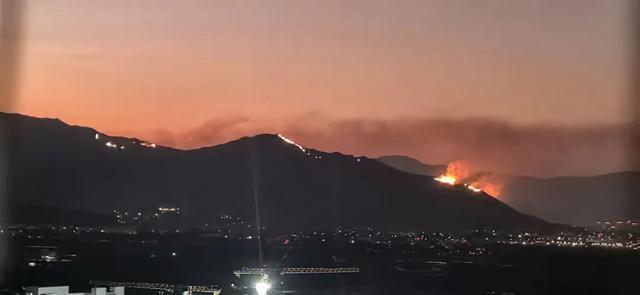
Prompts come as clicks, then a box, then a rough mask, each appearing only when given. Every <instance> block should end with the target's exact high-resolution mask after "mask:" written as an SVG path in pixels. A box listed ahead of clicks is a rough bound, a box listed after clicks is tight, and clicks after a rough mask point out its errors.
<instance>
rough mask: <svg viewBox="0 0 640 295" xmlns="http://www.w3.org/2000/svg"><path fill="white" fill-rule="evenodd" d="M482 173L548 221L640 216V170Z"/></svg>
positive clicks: (510, 199) (413, 163)
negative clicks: (572, 173) (571, 174)
mask: <svg viewBox="0 0 640 295" xmlns="http://www.w3.org/2000/svg"><path fill="white" fill-rule="evenodd" d="M399 158H404V159H402V160H399ZM379 160H380V161H381V162H383V163H385V164H387V165H389V166H392V167H394V168H396V169H399V170H401V171H406V172H410V173H416V174H421V175H430V176H435V175H439V174H441V173H443V172H444V171H445V170H446V167H444V166H434V165H427V164H424V163H421V162H420V161H418V160H415V159H412V158H410V157H406V156H393V161H390V160H389V158H388V157H381V158H379ZM407 163H409V164H407ZM421 165H422V167H420V166H421ZM434 167H436V169H434ZM482 174H483V175H484V176H485V177H493V178H494V179H496V180H497V181H499V182H500V183H503V184H504V188H503V191H502V193H501V196H500V199H501V200H503V201H504V202H505V203H507V204H508V205H509V206H511V207H513V208H515V209H516V210H518V211H520V212H523V213H526V214H531V215H535V216H538V217H540V218H543V219H545V220H548V221H552V222H558V223H565V224H575V225H583V226H593V225H595V223H596V222H597V221H626V220H630V219H631V220H638V219H640V215H639V214H638V212H633V211H632V208H634V204H635V203H636V202H637V201H638V198H639V195H638V193H640V172H637V171H627V172H619V173H612V174H607V175H598V176H589V177H553V178H535V177H525V176H515V175H504V174H496V173H491V172H483V173H482Z"/></svg>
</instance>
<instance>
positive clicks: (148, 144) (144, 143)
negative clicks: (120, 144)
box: [140, 142, 156, 149]
mask: <svg viewBox="0 0 640 295" xmlns="http://www.w3.org/2000/svg"><path fill="white" fill-rule="evenodd" d="M140 145H141V146H143V147H149V148H154V149H155V148H156V144H155V143H148V142H141V143H140Z"/></svg>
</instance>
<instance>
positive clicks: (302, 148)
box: [278, 134, 306, 152]
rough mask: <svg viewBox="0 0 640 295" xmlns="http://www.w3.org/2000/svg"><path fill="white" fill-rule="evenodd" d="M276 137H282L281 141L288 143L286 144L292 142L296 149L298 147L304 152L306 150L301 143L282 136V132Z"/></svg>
mask: <svg viewBox="0 0 640 295" xmlns="http://www.w3.org/2000/svg"><path fill="white" fill-rule="evenodd" d="M278 137H280V139H282V141H284V142H286V143H288V144H292V145H294V146H296V147H297V148H298V149H300V150H301V151H303V152H305V151H306V150H305V149H304V147H302V146H301V145H299V144H297V143H295V141H293V140H291V139H288V138H286V137H284V136H283V135H282V134H278Z"/></svg>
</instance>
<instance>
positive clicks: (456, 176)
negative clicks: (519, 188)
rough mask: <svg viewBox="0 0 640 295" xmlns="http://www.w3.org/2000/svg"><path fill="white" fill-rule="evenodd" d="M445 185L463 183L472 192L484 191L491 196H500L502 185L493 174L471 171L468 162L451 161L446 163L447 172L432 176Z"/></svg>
mask: <svg viewBox="0 0 640 295" xmlns="http://www.w3.org/2000/svg"><path fill="white" fill-rule="evenodd" d="M434 179H435V180H436V181H439V182H442V183H444V184H447V185H463V186H465V187H466V188H468V189H469V190H471V191H474V192H481V191H483V192H485V193H487V194H489V195H491V196H492V197H495V198H497V197H498V196H500V192H501V190H502V185H501V184H500V182H499V181H498V180H497V179H495V176H493V175H490V174H486V173H484V174H483V173H473V172H472V169H471V165H470V164H469V162H467V161H464V160H458V161H453V162H451V163H449V165H447V172H446V173H445V174H443V175H440V176H438V177H436V178H434Z"/></svg>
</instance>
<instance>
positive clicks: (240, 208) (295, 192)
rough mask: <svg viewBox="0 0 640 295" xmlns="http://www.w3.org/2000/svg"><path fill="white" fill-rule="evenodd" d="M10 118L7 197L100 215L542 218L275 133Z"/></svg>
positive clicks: (304, 223)
mask: <svg viewBox="0 0 640 295" xmlns="http://www.w3.org/2000/svg"><path fill="white" fill-rule="evenodd" d="M19 116H22V117H19V119H15V118H16V117H15V116H10V115H9V116H7V115H5V114H0V120H1V121H2V122H3V125H5V126H7V127H8V128H9V131H10V132H9V134H8V136H6V137H5V138H4V140H3V142H5V143H4V145H5V147H7V148H8V147H12V149H10V150H9V153H10V156H11V159H12V164H10V165H9V173H10V174H9V175H10V179H9V190H8V193H9V195H10V196H11V198H10V200H11V203H12V204H13V205H39V206H45V207H46V206H53V205H55V206H67V207H69V209H70V210H82V211H83V212H85V211H90V212H96V213H105V212H110V211H111V210H113V209H116V208H122V207H126V208H145V207H147V208H149V207H150V208H153V207H154V206H158V204H160V203H163V204H165V203H169V204H176V205H178V206H180V207H181V208H183V211H184V212H188V214H187V215H188V216H189V219H190V220H189V221H190V222H191V223H193V224H202V223H206V222H210V221H211V219H212V216H215V215H216V214H217V213H220V212H227V213H232V214H234V215H237V216H242V217H243V218H245V219H246V220H251V219H253V216H255V214H254V213H255V208H254V200H253V196H254V194H257V195H258V197H259V198H260V209H261V211H262V212H261V215H262V218H261V219H264V220H263V223H264V224H265V225H266V226H268V227H269V228H270V229H271V230H273V231H275V232H292V231H298V230H311V229H331V228H335V227H337V226H356V227H366V226H375V227H378V228H384V229H390V230H428V229H438V230H464V229H471V228H476V227H478V228H487V227H489V228H496V229H527V228H547V229H548V228H551V227H552V225H550V224H548V223H546V222H544V221H542V220H539V219H537V218H535V217H531V216H526V215H523V214H520V213H518V212H517V211H516V210H513V209H512V208H510V207H509V206H507V205H505V204H503V203H502V202H500V201H498V200H495V199H494V198H492V197H490V196H488V195H486V194H484V193H473V192H470V191H469V190H467V189H466V188H464V187H445V186H443V185H441V184H439V183H437V182H435V181H434V180H433V179H432V178H429V177H424V176H420V175H414V174H409V173H405V172H401V171H397V170H396V169H393V168H390V167H388V166H387V165H385V164H383V163H380V162H378V161H376V160H374V159H369V158H366V157H356V156H351V155H345V154H341V153H337V152H334V153H325V152H322V151H318V150H315V149H308V148H304V147H302V146H299V145H297V144H295V143H292V142H290V141H287V140H285V139H284V138H282V137H280V136H279V135H277V134H260V135H256V136H251V137H243V138H240V139H237V140H234V141H230V142H227V143H224V144H220V145H215V146H211V147H205V148H200V149H193V150H179V149H172V148H166V147H163V146H154V147H151V146H150V145H149V144H150V143H147V142H144V141H140V140H138V139H133V138H125V137H114V136H109V135H106V134H104V133H100V132H99V131H96V130H95V129H92V128H88V127H80V126H70V125H66V123H64V122H63V124H62V125H61V124H59V123H54V124H47V123H50V121H46V119H45V120H44V121H40V120H42V119H36V118H32V117H28V116H23V115H19ZM59 122H62V121H59ZM95 134H98V136H96V135H95ZM111 141H113V142H111ZM109 142H111V144H112V145H115V146H109V145H107V143H109ZM143 143H144V144H146V145H143ZM9 221H11V220H9ZM60 222H62V221H60Z"/></svg>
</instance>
